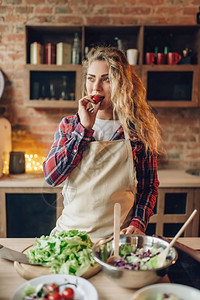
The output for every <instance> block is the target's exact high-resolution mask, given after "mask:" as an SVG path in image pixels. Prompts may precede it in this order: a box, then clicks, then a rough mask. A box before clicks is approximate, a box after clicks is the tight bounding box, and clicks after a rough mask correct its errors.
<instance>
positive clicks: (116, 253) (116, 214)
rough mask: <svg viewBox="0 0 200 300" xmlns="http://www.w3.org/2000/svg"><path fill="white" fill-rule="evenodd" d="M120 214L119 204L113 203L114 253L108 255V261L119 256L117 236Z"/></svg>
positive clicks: (118, 233)
mask: <svg viewBox="0 0 200 300" xmlns="http://www.w3.org/2000/svg"><path fill="white" fill-rule="evenodd" d="M120 216H121V205H120V204H119V203H115V206H114V255H113V256H110V257H109V259H108V261H107V262H108V263H110V262H111V261H113V260H115V259H117V258H118V257H119V236H120V219H121V218H120Z"/></svg>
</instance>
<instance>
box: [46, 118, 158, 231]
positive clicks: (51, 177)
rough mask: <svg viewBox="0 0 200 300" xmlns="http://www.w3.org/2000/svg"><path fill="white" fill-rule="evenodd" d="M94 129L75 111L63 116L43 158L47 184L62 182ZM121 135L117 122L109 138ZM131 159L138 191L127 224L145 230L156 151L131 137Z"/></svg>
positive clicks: (151, 203)
mask: <svg viewBox="0 0 200 300" xmlns="http://www.w3.org/2000/svg"><path fill="white" fill-rule="evenodd" d="M93 132H94V131H93V130H92V129H91V130H87V129H85V128H84V127H83V126H82V125H81V123H80V121H79V117H78V114H76V115H75V116H70V117H65V118H63V119H62V121H61V122H60V124H59V126H58V129H57V131H56V133H55V136H54V142H53V145H52V147H51V150H50V152H49V154H48V156H47V158H46V160H45V161H44V164H43V168H44V175H45V179H46V181H47V183H48V184H50V185H52V186H56V185H59V184H61V183H62V182H63V181H64V180H65V179H66V178H67V176H68V175H69V174H70V173H71V172H72V170H73V169H74V168H75V167H76V166H77V165H78V164H79V163H80V162H81V159H82V155H83V152H84V149H85V147H86V145H87V144H88V143H90V142H91V141H94V140H95V139H94V137H93ZM120 139H124V131H123V128H122V126H120V127H119V128H118V129H117V131H116V132H115V133H114V135H113V137H112V139H111V140H120ZM131 146H132V151H133V161H134V166H135V168H136V178H137V181H138V183H137V192H136V199H135V203H134V214H133V218H132V221H131V223H130V225H134V226H136V227H138V228H140V229H141V230H142V231H145V230H146V227H147V224H148V221H149V218H150V216H152V215H153V208H154V206H155V203H156V198H157V195H158V186H159V181H158V178H157V157H156V155H151V154H148V155H147V156H146V155H145V151H144V145H143V143H142V142H141V141H140V140H139V139H138V138H137V137H136V138H135V140H134V141H131Z"/></svg>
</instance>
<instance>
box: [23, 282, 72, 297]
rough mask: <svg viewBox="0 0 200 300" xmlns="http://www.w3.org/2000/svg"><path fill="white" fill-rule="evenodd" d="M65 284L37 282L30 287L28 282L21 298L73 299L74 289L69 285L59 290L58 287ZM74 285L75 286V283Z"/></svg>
mask: <svg viewBox="0 0 200 300" xmlns="http://www.w3.org/2000/svg"><path fill="white" fill-rule="evenodd" d="M68 284H73V283H66V284H61V285H58V284H55V283H53V284H42V285H41V284H39V285H38V286H37V287H32V286H31V285H30V284H27V286H26V287H25V289H24V293H23V300H74V295H75V293H74V289H73V288H71V287H67V286H66V287H65V288H64V290H63V291H62V290H60V287H61V286H63V285H68ZM73 285H75V287H77V285H76V284H73Z"/></svg>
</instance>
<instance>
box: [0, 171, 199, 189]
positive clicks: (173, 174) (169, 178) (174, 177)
mask: <svg viewBox="0 0 200 300" xmlns="http://www.w3.org/2000/svg"><path fill="white" fill-rule="evenodd" d="M158 179H159V181H160V188H168V187H169V188H172V187H183V188H195V187H197V188H198V187H200V176H195V175H190V174H188V173H186V172H185V170H177V169H170V170H158ZM0 187H50V186H49V185H48V184H47V183H46V182H45V180H44V176H43V174H35V175H34V174H19V175H8V176H3V177H1V178H0ZM59 187H61V186H59Z"/></svg>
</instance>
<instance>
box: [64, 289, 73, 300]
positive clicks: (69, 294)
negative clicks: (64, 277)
mask: <svg viewBox="0 0 200 300" xmlns="http://www.w3.org/2000/svg"><path fill="white" fill-rule="evenodd" d="M62 299H63V300H74V290H73V289H72V288H70V287H67V288H65V289H64V290H63V292H62Z"/></svg>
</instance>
